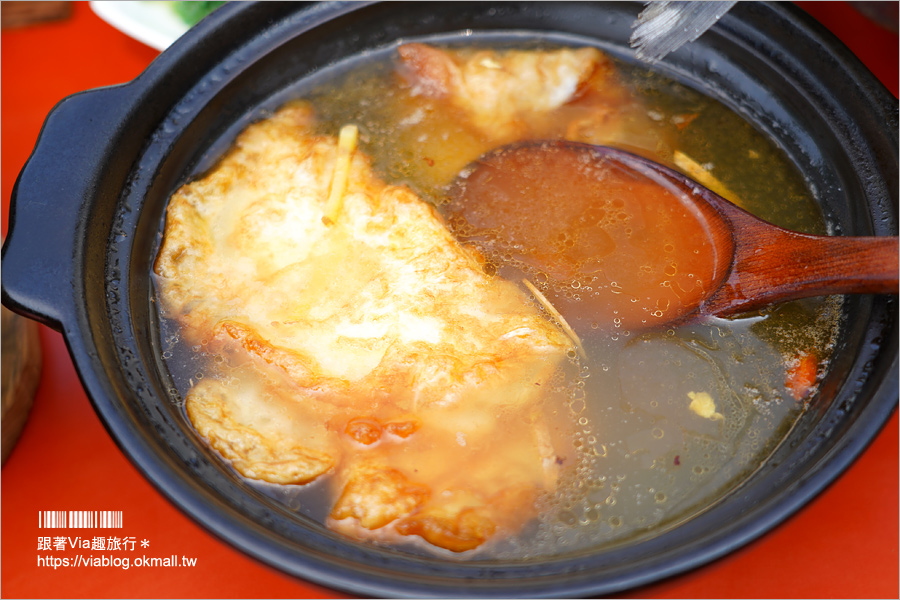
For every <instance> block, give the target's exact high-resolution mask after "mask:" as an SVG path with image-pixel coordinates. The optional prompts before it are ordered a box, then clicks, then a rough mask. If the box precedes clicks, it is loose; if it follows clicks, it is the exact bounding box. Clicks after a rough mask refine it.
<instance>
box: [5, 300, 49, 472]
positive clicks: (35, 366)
mask: <svg viewBox="0 0 900 600" xmlns="http://www.w3.org/2000/svg"><path fill="white" fill-rule="evenodd" d="M0 311H2V317H3V320H2V330H0V331H2V335H0V337H2V343H3V348H2V363H3V364H2V379H3V388H2V390H3V413H2V419H0V420H2V429H3V431H2V445H3V456H2V461H3V462H4V463H5V462H6V459H7V458H8V457H9V455H10V453H11V452H12V449H13V447H14V446H15V444H16V441H17V440H18V439H19V434H21V432H22V429H23V428H24V427H25V422H26V421H27V420H28V413H29V411H30V410H31V404H32V402H33V401H34V393H35V391H36V390H37V386H38V382H39V381H40V378H41V362H42V360H41V345H40V339H39V337H38V327H39V326H38V324H37V323H35V322H34V321H30V320H28V319H25V318H23V317H20V316H19V315H17V314H14V313H12V312H11V311H9V310H7V309H6V307H0Z"/></svg>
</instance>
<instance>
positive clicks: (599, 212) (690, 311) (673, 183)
mask: <svg viewBox="0 0 900 600" xmlns="http://www.w3.org/2000/svg"><path fill="white" fill-rule="evenodd" d="M446 211H447V214H448V222H449V224H450V227H451V229H452V228H454V227H456V229H457V230H458V231H457V233H458V235H460V236H461V238H462V239H463V241H465V242H468V243H474V244H476V245H478V246H480V247H481V248H482V250H483V251H484V252H485V254H487V255H490V254H491V253H492V252H493V253H494V254H497V253H505V254H507V255H512V256H513V258H514V259H515V260H517V261H518V262H519V264H525V265H528V267H527V269H526V271H528V270H530V272H531V273H532V274H537V276H538V277H540V278H545V279H546V278H549V280H550V282H551V283H552V284H554V285H556V286H558V287H565V286H566V285H571V283H570V282H573V281H574V282H575V283H576V284H577V285H579V286H580V288H578V289H577V290H576V291H577V292H578V294H579V296H580V298H579V300H578V302H575V303H571V302H569V300H567V298H566V297H565V295H562V294H559V295H557V299H558V302H559V303H560V304H559V305H558V306H557V307H556V308H558V309H559V312H560V313H561V314H562V315H563V316H566V317H569V316H574V317H575V318H576V320H579V321H582V322H590V320H591V319H594V320H595V321H596V320H604V319H606V318H607V317H608V316H613V317H615V319H616V320H617V322H621V323H623V324H624V325H623V326H628V327H634V328H642V327H647V326H659V325H665V324H667V323H675V322H683V321H686V320H691V319H695V318H697V317H698V316H703V315H716V316H731V315H736V314H739V313H744V312H749V311H754V310H759V309H762V308H764V307H766V306H768V305H770V304H774V303H779V302H784V301H787V300H796V299H799V298H805V297H810V296H822V295H830V294H855V293H862V294H897V293H898V271H900V268H898V261H900V259H898V238H896V237H841V236H815V235H806V234H802V233H797V232H793V231H789V230H786V229H782V228H780V227H777V226H775V225H772V224H771V223H767V222H766V221H763V220H762V219H759V218H757V217H755V216H753V215H752V214H750V213H748V212H747V211H745V210H743V209H741V208H739V207H737V206H735V205H734V204H732V203H731V202H728V201H727V200H725V199H723V198H722V197H721V196H719V195H717V194H715V193H714V192H712V191H710V190H709V189H707V188H705V187H703V186H701V185H700V184H698V183H696V182H695V181H693V180H691V179H689V178H688V177H686V176H685V175H683V174H681V173H679V172H677V171H674V170H672V169H669V168H667V167H664V166H662V165H660V164H657V163H655V162H653V161H651V160H649V159H646V158H643V157H640V156H636V155H634V154H631V153H628V152H625V151H622V150H618V149H615V148H609V147H604V146H592V145H588V144H582V143H578V142H567V141H559V140H555V141H526V142H518V143H515V144H512V145H509V146H505V147H502V148H498V149H496V150H493V151H491V152H489V153H487V154H486V155H484V156H482V157H481V158H479V159H478V160H476V161H475V162H473V163H472V164H471V165H470V166H469V167H468V168H467V169H465V170H464V171H463V172H462V173H460V175H459V176H458V177H457V179H456V181H455V182H454V184H453V186H451V191H450V199H449V201H448V203H447V204H446ZM612 213H616V214H615V216H616V217H617V218H611V214H612ZM635 257H637V258H635ZM704 257H705V258H704ZM676 266H677V267H676ZM688 273H689V274H690V275H689V276H688V275H686V274H688ZM525 276H526V277H527V276H528V274H527V273H526V275H525ZM554 279H555V281H554ZM607 281H609V282H610V283H609V284H607V283H606V282H607ZM586 286H593V290H592V291H590V292H588V291H586V289H590V288H589V287H586ZM570 304H571V306H570ZM585 317H587V319H585Z"/></svg>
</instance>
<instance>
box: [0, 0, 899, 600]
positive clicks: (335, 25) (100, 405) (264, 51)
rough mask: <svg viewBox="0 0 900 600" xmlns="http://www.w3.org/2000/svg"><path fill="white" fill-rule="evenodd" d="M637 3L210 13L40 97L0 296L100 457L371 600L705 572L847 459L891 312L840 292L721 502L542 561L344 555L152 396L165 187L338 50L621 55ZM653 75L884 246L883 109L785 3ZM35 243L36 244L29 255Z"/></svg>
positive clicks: (887, 145) (890, 302)
mask: <svg viewBox="0 0 900 600" xmlns="http://www.w3.org/2000/svg"><path fill="white" fill-rule="evenodd" d="M640 8H641V4H640V3H636V2H635V3H627V2H611V3H586V2H549V3H546V4H544V3H532V2H528V3H518V2H511V3H498V4H496V5H494V4H492V3H488V2H461V3H430V2H421V3H418V2H417V3H399V4H393V3H375V4H370V3H347V4H344V3H339V4H305V3H277V2H264V3H258V4H256V3H234V4H230V5H226V6H225V7H224V8H222V9H220V10H219V11H217V12H216V13H214V14H213V16H211V17H210V18H208V19H206V20H204V21H203V22H202V23H201V24H200V25H199V26H197V27H196V28H194V29H193V30H191V31H190V32H189V33H188V34H187V35H185V36H184V37H183V38H182V39H180V40H178V41H177V42H176V43H175V44H174V45H173V46H172V47H171V48H170V49H169V50H167V51H166V52H164V53H163V54H162V55H161V56H160V57H159V58H158V59H157V60H155V61H154V62H153V63H152V64H151V65H150V66H149V67H148V68H147V70H146V71H145V72H144V73H143V74H142V75H141V76H140V77H138V78H137V79H136V80H134V81H133V82H131V83H128V84H126V85H122V86H118V87H112V88H106V89H101V90H94V91H89V92H86V93H82V94H77V95H75V96H72V97H69V98H67V99H65V100H64V101H62V102H61V103H60V104H59V105H58V106H57V107H56V108H55V109H54V110H53V111H52V113H51V114H50V115H49V116H48V118H47V121H46V123H45V126H44V129H43V131H42V133H41V136H40V138H39V140H38V143H37V147H36V149H35V152H34V154H33V156H32V157H31V158H30V159H29V161H28V163H27V164H26V166H25V168H24V169H23V171H22V173H21V175H20V177H19V180H18V182H17V184H16V187H15V190H14V193H13V201H12V205H11V211H10V229H9V235H8V238H7V240H6V244H5V245H4V247H3V280H2V292H3V303H4V304H6V305H7V306H9V307H10V308H12V309H14V310H16V311H18V312H20V313H22V314H25V315H28V316H31V317H32V318H35V319H37V320H39V321H41V322H43V323H46V324H48V325H50V326H52V327H54V328H56V329H59V330H60V331H62V333H63V334H64V336H65V339H66V342H67V343H68V346H69V348H70V351H71V354H72V357H73V359H74V362H75V364H76V366H77V369H78V372H79V374H80V376H81V379H82V381H83V383H84V386H85V388H86V389H87V391H88V394H89V396H90V398H91V400H92V402H93V403H94V406H95V408H96V410H97V412H98V413H99V414H100V416H101V417H102V419H103V421H104V422H105V424H106V426H107V428H108V429H109V431H110V432H111V434H112V435H113V436H114V437H115V439H116V441H117V442H118V444H119V446H120V447H121V448H122V450H123V451H124V452H125V453H126V454H127V455H128V456H129V458H130V459H131V460H132V461H133V462H134V463H135V464H136V465H137V467H138V468H139V469H140V470H141V471H142V472H143V473H144V475H145V476H146V477H147V478H148V479H149V480H150V481H152V482H153V483H154V484H155V485H156V486H157V487H158V488H159V490H160V491H161V492H162V493H163V494H165V495H166V496H167V497H168V498H169V499H170V500H171V501H172V502H173V503H175V504H176V505H177V506H179V507H180V508H181V509H182V510H184V511H185V512H186V513H187V514H189V515H190V516H191V517H193V518H194V519H195V520H197V521H198V522H199V523H201V524H202V525H204V526H205V527H206V528H207V529H209V530H210V531H212V532H214V533H216V534H217V535H219V536H221V537H222V538H223V539H225V540H226V541H228V542H230V543H231V544H233V545H234V546H236V547H237V548H240V549H241V550H243V551H245V552H246V553H248V554H250V555H251V556H254V557H256V558H258V559H259V560H261V561H263V562H265V563H268V564H270V565H273V566H275V567H277V568H279V569H281V570H283V571H285V572H287V573H290V574H293V575H296V576H299V577H303V578H306V579H308V580H311V581H314V582H317V583H319V584H323V585H327V586H333V587H337V588H341V589H344V590H348V591H350V592H353V593H358V594H367V595H387V596H401V595H411V596H429V595H449V596H479V597H488V596H520V597H523V596H535V595H545V596H573V595H599V594H609V593H613V592H615V591H617V590H622V589H624V588H627V587H631V586H636V585H641V584H646V583H649V582H651V581H655V580H658V579H660V578H663V577H665V576H668V575H672V574H675V573H679V572H682V571H685V570H687V569H690V568H692V567H695V566H698V565H700V564H703V563H705V562H707V561H709V560H712V559H714V558H716V557H718V556H721V555H723V554H724V553H727V552H729V551H730V550H732V549H734V548H736V547H738V546H741V545H742V544H744V543H746V542H748V541H749V540H751V539H753V538H755V537H757V536H759V535H760V534H762V533H763V532H765V531H767V530H769V529H770V528H772V527H773V526H775V525H776V524H778V523H779V522H781V521H782V520H783V519H785V518H786V517H787V516H789V515H790V514H791V513H793V512H794V511H796V510H797V509H798V508H799V507H801V506H802V505H803V504H805V503H806V502H808V501H809V500H810V499H811V498H812V497H813V496H814V495H815V494H817V493H818V492H819V491H821V490H822V489H823V488H824V487H825V486H826V485H827V484H828V483H829V482H831V481H832V480H833V479H834V478H836V477H837V476H838V475H839V474H840V473H841V472H842V471H843V470H844V469H845V468H846V467H847V466H848V465H849V464H850V463H851V462H852V461H853V460H854V458H856V456H857V455H858V454H859V453H860V452H861V451H862V450H863V449H864V448H865V446H866V445H867V444H868V443H869V441H870V440H871V439H872V438H873V437H874V436H875V435H876V433H877V432H878V430H879V429H880V428H881V427H882V426H883V424H884V423H885V421H886V420H887V419H888V417H889V416H890V414H891V413H892V411H893V410H894V409H895V407H896V405H897V400H898V388H897V370H898V366H897V340H898V329H897V305H896V299H895V298H891V297H880V296H859V297H853V298H850V299H848V301H847V302H845V303H844V310H845V311H846V312H847V315H846V316H847V319H846V321H847V325H846V327H845V328H844V331H843V332H842V335H841V339H840V343H839V346H838V348H837V349H836V350H835V354H834V358H833V364H832V366H831V368H830V371H829V373H828V374H827V376H826V377H825V379H824V381H823V382H822V383H821V386H820V399H819V401H818V402H817V403H816V408H815V409H813V410H811V411H809V412H808V413H807V414H805V415H804V417H803V418H802V419H801V420H800V422H799V423H798V425H797V426H796V427H795V428H794V429H793V430H792V432H791V433H790V435H789V438H788V439H787V440H786V442H785V443H784V444H782V445H781V446H779V448H778V449H777V450H776V451H775V453H774V454H773V455H772V456H771V457H770V459H769V460H768V461H767V462H766V463H765V464H764V465H762V467H761V468H760V469H758V470H757V471H756V472H755V473H754V474H753V475H752V476H750V477H749V479H748V480H746V481H745V482H744V483H743V484H742V485H741V486H739V487H738V488H737V489H735V490H733V491H732V492H731V493H730V494H729V495H728V496H727V497H726V498H724V499H723V500H722V501H720V502H719V503H717V504H716V505H714V506H711V507H709V509H708V510H705V511H704V512H702V513H701V514H699V515H697V516H695V517H694V518H692V519H690V520H688V521H687V522H685V523H683V524H682V525H680V526H678V527H676V528H673V529H671V530H669V531H666V532H665V533H662V534H660V535H657V536H655V537H651V538H648V539H642V540H640V541H637V542H634V543H631V544H627V545H622V546H619V547H616V548H611V549H606V550H601V551H595V552H581V553H577V554H571V555H561V556H559V557H558V558H554V559H542V560H534V561H522V562H515V563H503V562H453V561H447V560H441V559H437V558H424V557H416V556H411V555H404V554H400V553H397V552H393V551H389V550H385V549H379V548H376V547H372V546H367V545H360V544H356V543H353V542H350V541H348V540H347V539H345V538H343V537H340V536H338V535H336V534H333V533H331V532H329V531H328V530H326V529H324V528H323V527H322V526H320V525H317V524H315V523H313V522H311V521H308V520H306V519H305V518H303V517H301V516H298V515H296V514H294V513H292V512H291V511H290V510H288V509H286V508H285V507H283V506H281V505H279V504H278V503H276V502H274V501H273V500H271V499H270V498H268V497H266V496H264V495H263V494H261V493H259V492H257V491H255V490H254V489H253V488H251V487H249V486H247V485H245V484H243V483H242V482H241V481H240V480H239V478H237V477H235V476H234V475H233V474H232V472H231V471H229V470H228V469H226V468H225V467H223V466H222V464H221V462H220V461H219V460H217V459H216V457H215V456H214V455H213V454H212V453H211V451H210V450H208V449H207V448H206V447H205V445H203V444H202V443H200V442H199V441H198V438H197V436H196V435H195V434H194V433H193V431H192V430H191V428H190V426H189V425H188V423H187V422H186V421H185V419H184V418H183V416H182V414H181V412H180V410H179V409H178V408H177V407H176V406H175V404H174V402H173V398H172V396H171V393H170V390H171V389H173V387H174V386H173V385H172V382H171V380H170V377H169V375H168V374H167V372H166V369H165V367H164V365H163V363H162V359H161V356H160V350H159V349H160V343H159V339H158V333H157V328H156V325H155V311H154V310H153V308H152V307H151V302H150V296H151V284H150V279H149V273H150V267H151V263H152V260H153V258H154V257H153V248H154V244H155V243H156V241H157V235H158V231H159V225H160V220H161V218H162V215H163V211H164V208H165V204H166V200H167V198H168V196H169V194H170V193H171V192H172V191H173V190H174V189H176V187H177V186H178V185H180V184H181V183H183V182H184V179H185V177H186V174H187V173H189V172H190V171H191V170H192V169H193V168H195V167H196V165H198V164H200V163H202V162H203V161H204V160H209V154H210V153H214V152H215V149H214V148H210V140H215V139H218V138H220V137H221V136H222V135H223V134H225V133H226V132H228V131H229V130H233V129H236V128H238V127H241V126H242V125H243V124H245V123H246V122H247V120H248V119H249V118H250V115H252V114H253V112H254V110H256V109H257V108H258V107H259V106H261V105H265V104H266V103H267V102H270V101H271V99H272V98H273V97H277V96H278V94H279V93H281V92H282V91H283V90H284V89H286V88H288V87H289V86H290V85H291V84H292V83H293V82H295V81H297V80H298V79H299V78H302V77H304V76H306V75H308V74H311V73H314V72H316V71H317V70H319V69H321V68H323V67H325V66H327V65H330V64H333V63H334V62H335V61H338V60H340V59H341V58H343V57H346V56H350V55H353V54H356V53H358V52H361V51H365V50H369V49H373V48H384V47H389V46H391V45H393V44H396V43H397V40H398V39H400V38H402V39H404V40H405V41H409V40H412V39H418V38H423V37H429V36H434V35H443V34H448V33H450V34H457V35H462V34H464V33H471V34H472V35H473V36H478V35H481V34H482V33H484V32H495V33H497V32H499V33H506V34H511V35H516V36H525V37H533V36H545V35H550V34H552V35H554V36H562V37H563V38H564V39H569V40H573V41H577V42H580V43H586V44H594V45H597V46H598V47H600V48H601V49H603V50H605V51H607V52H609V53H611V54H613V55H615V56H617V57H619V58H620V59H622V60H625V61H633V60H634V59H633V54H632V52H631V50H630V49H629V47H628V38H629V35H630V33H631V24H632V22H633V21H634V19H635V17H636V15H637V12H638V11H639V10H640ZM657 68H658V69H659V70H661V71H662V72H664V73H665V74H666V75H668V76H669V77H671V78H674V79H676V80H679V81H681V82H683V83H685V84H687V85H689V86H691V87H694V88H697V89H699V90H701V91H702V92H703V93H705V94H706V95H709V96H712V97H714V98H717V99H719V100H720V101H722V102H724V103H725V104H726V105H728V106H730V107H732V108H733V109H735V110H736V111H738V112H740V113H741V114H743V115H744V116H745V117H746V119H747V120H749V121H750V122H751V123H753V124H755V126H756V127H757V128H759V129H760V130H762V131H764V132H766V133H767V134H768V135H769V136H770V137H771V138H773V139H774V140H775V142H776V143H777V144H778V145H780V146H781V147H782V148H783V149H784V151H785V152H786V153H787V155H788V156H789V157H790V158H791V159H792V160H793V161H794V162H795V163H796V165H797V167H798V168H799V169H800V170H801V172H802V173H803V174H804V175H805V177H806V178H807V180H808V181H809V183H810V186H812V187H813V189H815V190H816V195H817V198H818V199H819V200H820V202H821V203H822V207H823V210H824V212H825V214H826V217H827V219H828V221H829V223H830V224H831V226H832V228H833V230H834V231H835V232H837V233H838V234H842V235H897V224H898V208H897V201H898V199H897V191H898V178H897V174H898V157H897V137H896V133H897V101H896V100H895V99H894V98H893V97H892V96H891V95H890V94H889V93H888V92H887V91H886V90H885V89H884V88H883V87H882V86H881V84H880V83H878V81H877V80H876V79H875V78H874V77H873V76H872V75H871V74H870V73H869V72H868V71H867V70H866V69H865V68H864V67H863V66H862V65H861V64H860V63H859V62H858V61H857V60H856V58H855V57H854V56H853V55H852V54H851V53H850V52H849V51H847V50H846V48H844V47H843V46H842V45H841V44H840V43H839V42H838V41H837V40H835V39H834V38H833V37H832V36H831V35H830V34H828V33H827V32H826V31H824V30H823V29H822V28H821V27H819V26H818V25H817V24H816V23H815V22H813V21H812V20H811V19H809V18H808V17H806V16H805V14H803V13H801V12H800V11H799V10H797V9H794V8H793V7H791V6H789V5H781V4H776V5H772V4H766V3H757V2H747V3H740V4H738V5H737V6H736V7H735V8H734V9H733V10H732V11H731V12H730V13H729V14H727V15H726V16H725V17H724V18H723V19H722V20H721V21H720V22H719V23H718V24H717V25H716V26H715V27H714V28H713V29H712V30H711V31H709V32H708V33H706V34H705V35H704V36H702V37H701V38H700V39H699V40H698V41H697V42H695V43H693V44H691V45H689V46H686V47H683V48H682V49H680V50H679V51H678V52H676V53H674V54H672V55H670V56H669V57H667V58H666V60H665V61H664V62H662V63H660V64H659V65H658V66H657ZM47 240H53V241H52V242H51V243H48V242H47Z"/></svg>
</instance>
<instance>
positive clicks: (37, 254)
mask: <svg viewBox="0 0 900 600" xmlns="http://www.w3.org/2000/svg"><path fill="white" fill-rule="evenodd" d="M126 87H127V86H116V87H108V88H100V89H96V90H89V91H87V92H81V93H78V94H75V95H73V96H69V97H67V98H64V99H63V100H62V101H60V103H59V104H57V105H56V106H55V107H54V108H53V110H51V111H50V113H49V114H48V115H47V118H46V119H45V121H44V124H43V126H42V128H41V132H40V134H39V135H38V139H37V142H36V143H35V148H34V150H33V151H32V153H31V156H30V157H29V158H28V161H27V162H26V163H25V166H24V167H23V168H22V171H21V172H20V173H19V176H18V178H17V179H16V183H15V186H14V187H13V191H12V195H11V198H10V205H9V228H8V231H7V237H6V240H5V242H4V244H3V250H2V279H0V292H2V294H0V295H2V302H3V304H4V305H5V306H7V307H8V308H10V309H11V310H13V311H15V312H18V313H20V314H22V315H25V316H27V317H29V318H32V319H35V320H37V321H39V322H41V323H43V324H45V325H48V326H50V327H52V328H54V329H56V330H59V331H62V330H63V327H64V324H65V323H67V322H71V318H72V317H75V316H76V315H77V311H78V306H81V305H83V304H84V294H83V290H84V287H85V286H84V281H83V274H84V265H85V264H86V261H88V260H104V259H103V257H102V256H100V257H90V256H86V253H85V244H84V243H83V236H84V234H85V231H86V229H87V225H88V224H89V222H90V220H91V218H92V217H91V211H90V207H91V206H92V205H93V203H94V202H95V201H96V199H97V194H98V193H100V182H101V181H102V179H103V176H104V174H105V173H106V171H107V170H108V168H109V162H110V157H111V156H113V154H112V153H113V152H114V150H115V145H116V141H117V140H118V139H119V137H120V136H119V133H120V130H121V127H122V125H121V123H123V122H124V118H125V115H126V114H127V111H128V107H129V105H131V102H130V101H129V100H128V99H126V94H125V92H126V89H125V88H126ZM107 193H108V192H107Z"/></svg>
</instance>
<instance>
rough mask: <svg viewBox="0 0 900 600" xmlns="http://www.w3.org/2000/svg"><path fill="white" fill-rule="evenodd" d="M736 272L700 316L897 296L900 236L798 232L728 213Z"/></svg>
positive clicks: (736, 212)
mask: <svg viewBox="0 0 900 600" xmlns="http://www.w3.org/2000/svg"><path fill="white" fill-rule="evenodd" d="M728 212H729V214H728V215H727V216H728V219H729V220H730V221H731V224H732V228H731V229H732V231H735V232H739V235H735V237H734V258H733V261H732V267H731V271H730V273H729V274H728V276H727V278H726V280H725V282H724V283H723V285H722V286H721V287H720V288H719V290H718V291H717V292H716V293H714V294H713V295H712V296H710V297H709V298H707V299H706V301H705V302H704V303H703V304H702V306H701V309H700V312H701V313H703V314H710V315H720V316H728V315H733V314H737V313H741V312H746V311H751V310H756V309H760V308H763V307H765V306H767V305H769V304H773V303H776V302H783V301H787V300H796V299H799V298H806V297H810V296H821V295H826V294H849V293H859V294H897V293H898V272H900V267H898V261H900V259H898V256H900V254H898V238H896V237H840V236H816V235H807V234H802V233H797V232H794V231H789V230H786V229H781V228H779V227H775V226H773V225H771V224H767V223H762V222H761V221H759V220H758V219H756V218H754V217H751V216H750V215H747V214H746V213H743V212H741V211H738V210H734V211H732V210H730V209H729V210H728Z"/></svg>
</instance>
